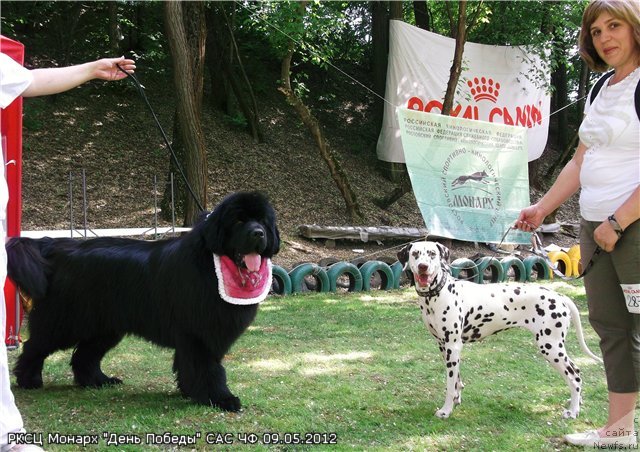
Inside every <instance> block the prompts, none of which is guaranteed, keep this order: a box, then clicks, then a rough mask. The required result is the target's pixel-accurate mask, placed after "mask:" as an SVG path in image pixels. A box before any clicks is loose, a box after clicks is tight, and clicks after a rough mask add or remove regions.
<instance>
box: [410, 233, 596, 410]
mask: <svg viewBox="0 0 640 452" xmlns="http://www.w3.org/2000/svg"><path fill="white" fill-rule="evenodd" d="M398 260H399V261H400V262H401V263H402V264H403V266H404V269H405V270H406V271H407V275H408V277H409V279H410V280H413V284H415V288H416V291H417V292H418V296H419V304H420V309H421V311H422V319H423V321H424V323H425V325H426V326H427V328H428V329H429V331H430V332H431V334H432V335H433V336H434V337H435V338H436V340H437V341H438V346H439V348H440V351H441V353H442V355H443V356H444V360H445V364H446V367H447V394H446V397H445V402H444V405H443V406H442V408H440V409H439V410H438V411H437V412H436V416H438V417H439V418H443V419H445V418H448V417H449V416H450V415H451V412H452V411H453V408H454V406H455V405H459V404H460V403H461V402H462V389H463V387H464V385H463V384H462V381H461V380H460V355H461V352H462V345H463V344H465V343H468V342H476V341H479V340H481V339H483V338H485V337H487V336H490V335H492V334H494V333H497V332H499V331H503V330H506V329H509V328H513V327H522V328H526V329H528V330H529V331H531V332H532V333H533V334H534V335H535V340H536V344H537V345H538V348H539V350H540V353H541V354H542V356H543V357H544V358H545V359H546V360H547V361H548V362H549V363H550V364H551V365H552V366H553V367H554V369H556V370H557V371H558V372H559V373H560V375H562V376H563V378H564V379H565V381H566V382H567V384H568V385H569V389H570V391H571V402H570V405H569V408H568V409H567V410H565V411H564V413H563V417H564V418H576V417H577V416H578V413H579V412H580V402H581V393H580V391H581V386H582V379H581V378H580V370H579V369H578V367H577V366H576V365H575V364H574V362H573V361H572V360H571V358H570V357H569V356H568V355H567V350H566V349H565V345H564V344H565V339H566V337H567V330H568V329H569V324H570V322H573V324H574V326H575V329H576V336H577V338H578V341H579V343H580V346H581V348H582V350H583V351H584V352H585V353H586V354H587V355H589V356H590V357H591V358H592V359H594V360H596V361H598V362H602V360H601V359H600V358H599V357H597V356H596V355H595V354H593V353H592V352H591V351H590V350H589V348H588V347H587V345H586V343H585V341H584V336H583V334H582V326H581V324H580V314H579V312H578V309H577V308H576V305H575V304H574V303H573V301H571V299H569V298H568V297H566V296H564V295H560V294H559V293H557V292H554V291H552V290H549V289H546V288H544V287H541V286H539V285H536V284H524V285H523V284H515V283H506V284H486V285H484V284H476V283H472V282H468V281H461V280H457V279H455V278H453V277H452V276H451V274H450V271H449V265H448V262H449V250H448V249H447V248H446V247H445V246H443V245H441V244H440V243H436V242H418V243H413V244H409V245H407V246H405V247H404V248H403V249H401V250H400V252H398Z"/></svg>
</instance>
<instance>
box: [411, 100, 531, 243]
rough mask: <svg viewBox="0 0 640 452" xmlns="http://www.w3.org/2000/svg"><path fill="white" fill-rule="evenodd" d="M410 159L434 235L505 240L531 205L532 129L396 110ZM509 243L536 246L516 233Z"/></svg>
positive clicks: (525, 235) (416, 191) (420, 203)
mask: <svg viewBox="0 0 640 452" xmlns="http://www.w3.org/2000/svg"><path fill="white" fill-rule="evenodd" d="M398 119H399V122H400V132H401V137H402V147H403V148H404V156H405V161H406V164H407V170H408V171H409V177H410V178H411V184H412V186H413V192H414V194H415V197H416V200H417V202H418V206H419V207H420V212H421V213H422V216H423V218H424V221H425V225H426V227H427V229H428V230H429V233H430V234H432V235H435V236H440V237H447V238H451V239H456V240H465V241H470V242H483V243H499V242H500V241H501V240H502V238H503V237H504V235H505V233H506V232H507V231H508V230H509V227H510V226H512V225H513V223H514V222H515V220H516V219H517V218H518V214H519V213H520V210H521V209H522V208H524V207H526V206H528V205H529V175H528V169H527V160H528V152H527V129H526V128H524V127H513V126H507V125H504V124H496V123H490V122H484V121H477V120H470V119H463V118H456V117H453V116H442V115H439V114H432V113H424V112H420V111H415V110H408V109H398ZM504 243H518V244H526V243H530V234H529V233H523V232H521V231H517V230H515V229H512V230H511V231H510V232H509V233H508V234H507V236H506V237H505V239H504Z"/></svg>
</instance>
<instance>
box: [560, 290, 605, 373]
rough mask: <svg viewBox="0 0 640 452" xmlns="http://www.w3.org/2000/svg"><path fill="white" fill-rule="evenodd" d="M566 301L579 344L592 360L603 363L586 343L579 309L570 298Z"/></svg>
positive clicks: (566, 298)
mask: <svg viewBox="0 0 640 452" xmlns="http://www.w3.org/2000/svg"><path fill="white" fill-rule="evenodd" d="M565 301H566V303H567V306H568V307H569V310H570V311H571V323H573V326H574V328H575V329H576V337H577V338H578V343H580V348H582V351H584V352H585V353H586V354H587V355H589V357H591V359H593V360H594V361H595V362H598V363H602V362H603V361H602V358H600V357H599V356H598V355H596V354H595V353H593V352H592V351H591V350H589V347H587V343H586V342H585V341H584V334H583V333H582V323H581V321H580V311H578V307H577V306H576V304H575V303H574V302H573V300H572V299H571V298H569V297H565Z"/></svg>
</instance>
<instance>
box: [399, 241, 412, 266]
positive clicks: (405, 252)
mask: <svg viewBox="0 0 640 452" xmlns="http://www.w3.org/2000/svg"><path fill="white" fill-rule="evenodd" d="M409 251H411V244H409V245H405V246H403V247H402V248H401V249H400V251H398V254H397V256H398V261H399V262H400V263H401V264H402V269H403V270H406V269H407V263H408V262H409Z"/></svg>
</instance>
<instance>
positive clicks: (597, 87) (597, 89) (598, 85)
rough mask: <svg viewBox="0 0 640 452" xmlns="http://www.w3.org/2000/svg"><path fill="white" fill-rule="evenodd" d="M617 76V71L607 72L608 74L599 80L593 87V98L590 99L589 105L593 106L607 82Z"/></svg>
mask: <svg viewBox="0 0 640 452" xmlns="http://www.w3.org/2000/svg"><path fill="white" fill-rule="evenodd" d="M613 74H615V71H610V72H607V73H606V74H604V75H603V76H602V77H600V78H599V79H598V81H597V82H596V84H595V85H593V89H592V90H591V97H589V103H590V104H592V103H593V101H594V100H595V99H596V96H597V95H598V93H599V92H600V90H601V89H602V87H603V86H604V84H605V82H606V81H607V80H608V79H609V78H611V76H612V75H613Z"/></svg>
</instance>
